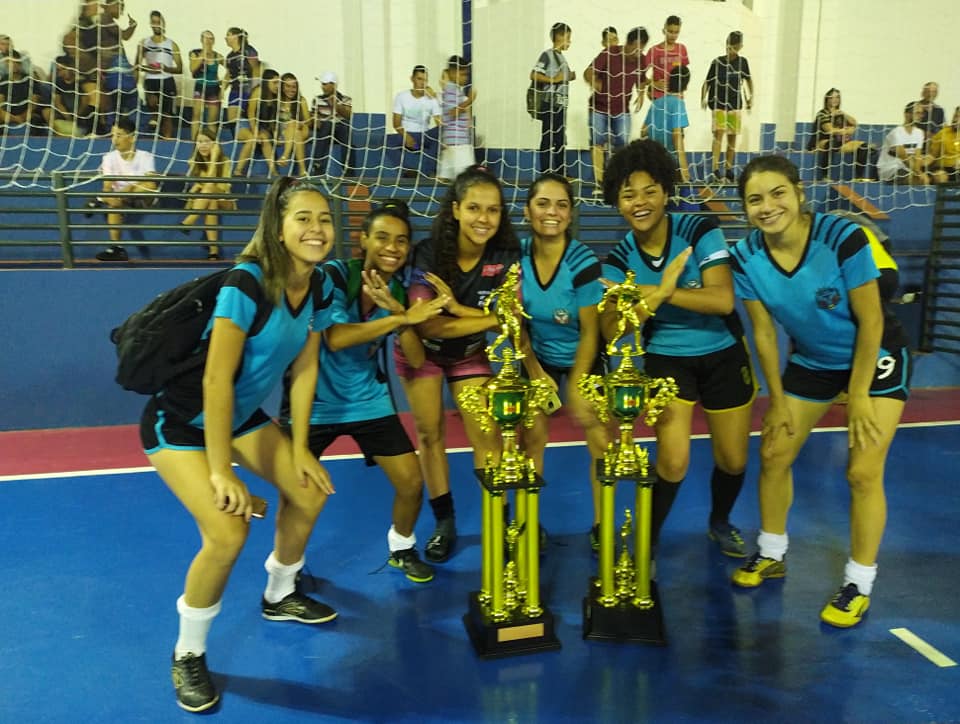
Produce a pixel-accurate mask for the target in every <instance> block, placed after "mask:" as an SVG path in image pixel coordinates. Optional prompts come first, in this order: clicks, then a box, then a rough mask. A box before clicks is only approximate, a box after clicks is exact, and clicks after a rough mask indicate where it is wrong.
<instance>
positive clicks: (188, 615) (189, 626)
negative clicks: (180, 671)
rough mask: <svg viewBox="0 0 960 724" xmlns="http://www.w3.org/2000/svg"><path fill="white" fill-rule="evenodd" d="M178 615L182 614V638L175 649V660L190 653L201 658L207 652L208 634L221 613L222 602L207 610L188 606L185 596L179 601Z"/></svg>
mask: <svg viewBox="0 0 960 724" xmlns="http://www.w3.org/2000/svg"><path fill="white" fill-rule="evenodd" d="M177 613H179V614H180V637H179V638H178V639H177V645H176V646H175V647H174V649H173V655H174V657H175V658H178V659H179V658H182V657H183V656H184V655H186V654H188V653H190V654H194V655H196V656H200V654H203V653H205V652H206V650H207V633H208V632H209V631H210V625H211V624H212V623H213V619H214V618H216V616H217V614H218V613H220V601H217V602H216V603H215V604H213V605H212V606H208V607H207V608H194V607H193V606H188V605H187V603H186V600H185V599H184V597H183V596H180V598H178V599H177Z"/></svg>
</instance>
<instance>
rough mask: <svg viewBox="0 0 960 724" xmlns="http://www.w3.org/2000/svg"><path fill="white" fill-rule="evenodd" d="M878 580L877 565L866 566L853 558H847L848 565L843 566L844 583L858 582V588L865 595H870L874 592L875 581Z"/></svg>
mask: <svg viewBox="0 0 960 724" xmlns="http://www.w3.org/2000/svg"><path fill="white" fill-rule="evenodd" d="M875 580H877V565H876V564H873V565H872V566H865V565H863V564H862V563H857V562H856V561H855V560H853V559H852V558H848V559H847V565H845V566H844V567H843V585H844V586H846V585H847V584H848V583H856V584H857V590H858V591H860V593H862V594H863V595H864V596H869V595H870V594H871V593H872V592H873V582H874V581H875Z"/></svg>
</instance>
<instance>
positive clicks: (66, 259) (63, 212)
mask: <svg viewBox="0 0 960 724" xmlns="http://www.w3.org/2000/svg"><path fill="white" fill-rule="evenodd" d="M50 179H51V182H52V183H51V185H52V189H51V190H52V191H53V197H54V198H55V199H56V202H57V224H58V226H59V227H60V229H59V231H60V247H61V249H62V251H63V268H64V269H73V268H74V263H73V262H74V259H73V239H72V238H71V234H70V214H69V211H68V209H67V196H66V194H65V193H64V186H63V174H62V173H60V172H59V171H54V172H53V173H51V174H50Z"/></svg>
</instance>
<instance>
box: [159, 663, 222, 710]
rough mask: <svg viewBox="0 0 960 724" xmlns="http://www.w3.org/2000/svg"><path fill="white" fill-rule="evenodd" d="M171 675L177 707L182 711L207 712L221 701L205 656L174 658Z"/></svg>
mask: <svg viewBox="0 0 960 724" xmlns="http://www.w3.org/2000/svg"><path fill="white" fill-rule="evenodd" d="M170 674H171V676H172V677H173V688H174V690H175V691H176V692H177V706H179V707H180V708H181V709H185V710H186V711H206V710H207V709H209V708H211V707H212V706H214V705H215V704H216V703H217V702H218V701H220V694H219V693H218V692H217V687H215V686H214V685H213V679H211V678H210V672H209V671H208V670H207V657H206V655H205V654H200V655H199V656H195V655H194V654H191V653H187V654H184V655H183V656H181V657H180V658H179V659H178V658H176V656H174V659H173V667H172V668H171V670H170Z"/></svg>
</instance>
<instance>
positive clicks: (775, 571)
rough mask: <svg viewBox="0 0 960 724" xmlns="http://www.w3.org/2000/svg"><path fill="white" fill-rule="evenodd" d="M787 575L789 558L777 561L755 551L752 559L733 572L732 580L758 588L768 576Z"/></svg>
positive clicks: (739, 584) (741, 584)
mask: <svg viewBox="0 0 960 724" xmlns="http://www.w3.org/2000/svg"><path fill="white" fill-rule="evenodd" d="M786 575H787V559H786V557H784V559H783V560H782V561H776V560H774V559H773V558H765V557H764V556H761V555H760V553H759V552H758V553H754V554H753V556H751V557H750V559H749V560H748V561H747V562H746V563H745V564H744V565H742V566H741V567H740V568H738V569H737V570H735V571H734V572H733V576H732V577H731V580H732V581H733V582H734V583H735V584H736V585H738V586H743V587H744V588H756V587H757V586H759V585H760V584H761V583H763V582H764V581H765V580H767V579H768V578H783V577H784V576H786Z"/></svg>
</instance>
